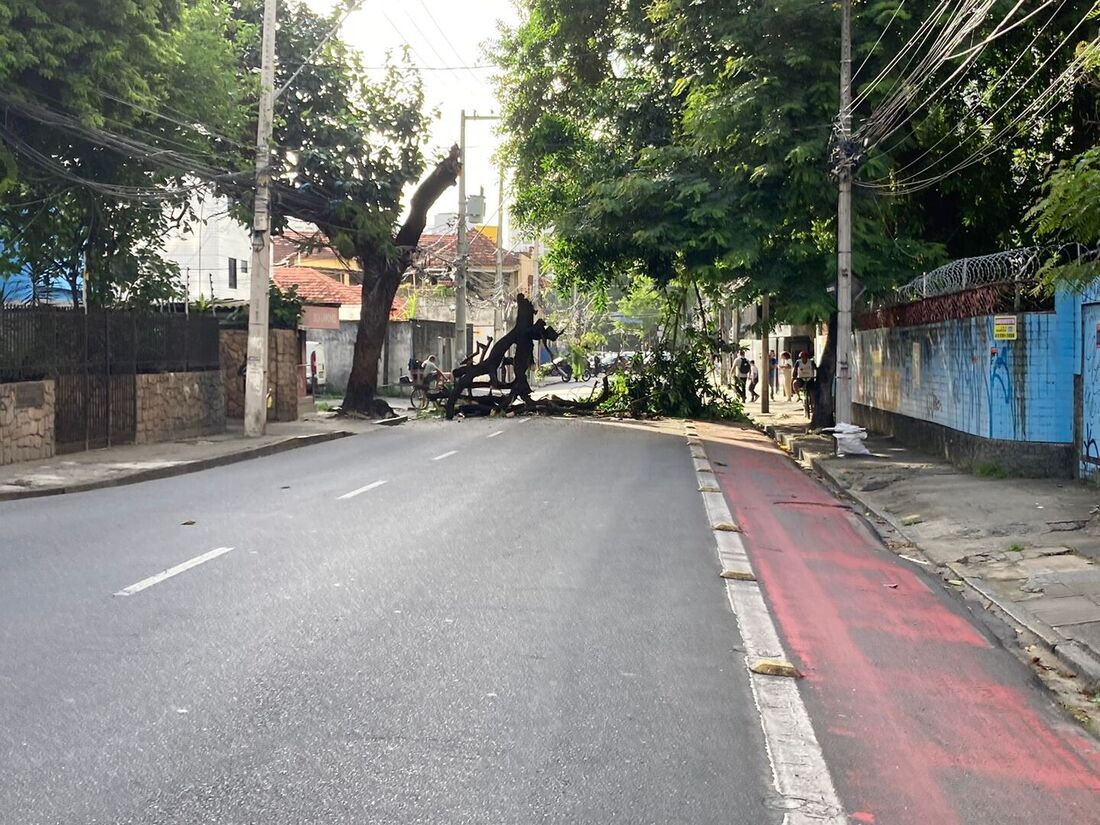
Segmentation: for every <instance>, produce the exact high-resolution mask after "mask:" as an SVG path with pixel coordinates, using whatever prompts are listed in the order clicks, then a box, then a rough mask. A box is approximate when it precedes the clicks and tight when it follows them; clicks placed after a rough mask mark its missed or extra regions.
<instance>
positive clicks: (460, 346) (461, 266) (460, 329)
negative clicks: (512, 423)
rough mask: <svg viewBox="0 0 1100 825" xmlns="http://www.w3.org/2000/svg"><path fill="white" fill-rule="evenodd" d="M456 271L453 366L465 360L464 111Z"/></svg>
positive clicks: (467, 246) (467, 263)
mask: <svg viewBox="0 0 1100 825" xmlns="http://www.w3.org/2000/svg"><path fill="white" fill-rule="evenodd" d="M458 161H459V167H458V170H459V171H458V243H457V246H458V269H457V270H456V271H455V346H454V365H453V366H456V367H457V366H458V365H459V364H461V363H462V362H463V360H464V359H465V358H466V272H467V270H468V269H469V266H470V244H469V242H468V241H467V240H466V110H465V109H463V110H462V123H461V125H460V126H459V130H458Z"/></svg>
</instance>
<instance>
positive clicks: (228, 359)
mask: <svg viewBox="0 0 1100 825" xmlns="http://www.w3.org/2000/svg"><path fill="white" fill-rule="evenodd" d="M220 341H221V365H222V370H221V374H222V382H223V385H224V387H225V414H226V416H227V417H228V418H244V381H245V377H244V367H245V365H246V364H247V354H248V331H247V330H243V329H223V330H222V331H221V339H220ZM300 356H301V354H300V352H299V348H298V332H297V330H292V329H273V330H269V331H268V338H267V361H268V374H267V389H268V392H269V393H270V396H271V399H272V403H271V406H269V407H268V410H267V420H268V421H297V420H298V361H299V358H300Z"/></svg>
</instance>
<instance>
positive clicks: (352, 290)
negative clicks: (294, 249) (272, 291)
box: [271, 266, 405, 321]
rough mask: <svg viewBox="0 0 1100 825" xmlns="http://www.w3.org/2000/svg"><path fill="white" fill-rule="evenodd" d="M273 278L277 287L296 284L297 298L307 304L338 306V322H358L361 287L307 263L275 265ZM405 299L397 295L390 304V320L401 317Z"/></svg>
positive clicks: (361, 302)
mask: <svg viewBox="0 0 1100 825" xmlns="http://www.w3.org/2000/svg"><path fill="white" fill-rule="evenodd" d="M271 277H272V280H274V281H275V283H276V284H277V285H278V287H279V289H282V290H288V289H290V288H291V287H292V286H293V287H297V290H298V297H300V298H301V299H302V300H303V301H304V302H305V303H306V304H313V305H315V306H335V307H339V316H340V320H341V321H358V320H359V314H360V312H361V307H362V304H363V296H362V291H361V289H360V287H357V286H348V285H347V284H342V283H340V282H339V281H337V280H334V279H333V278H331V277H329V276H328V275H326V274H325V273H324V272H321V271H320V270H317V269H313V268H312V267H308V266H276V267H273V268H272V270H271ZM404 311H405V301H404V300H403V299H401V298H397V299H396V300H394V302H393V306H392V307H390V320H396V319H397V318H401V317H403V313H404Z"/></svg>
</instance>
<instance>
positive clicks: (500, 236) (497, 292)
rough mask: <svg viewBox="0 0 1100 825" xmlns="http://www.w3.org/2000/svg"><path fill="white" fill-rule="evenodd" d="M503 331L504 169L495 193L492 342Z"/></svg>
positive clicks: (497, 338)
mask: <svg viewBox="0 0 1100 825" xmlns="http://www.w3.org/2000/svg"><path fill="white" fill-rule="evenodd" d="M503 329H504V168H503V167H501V170H500V181H499V189H498V191H497V278H496V284H495V285H494V290H493V340H494V341H497V340H499V339H500V335H501V330H503Z"/></svg>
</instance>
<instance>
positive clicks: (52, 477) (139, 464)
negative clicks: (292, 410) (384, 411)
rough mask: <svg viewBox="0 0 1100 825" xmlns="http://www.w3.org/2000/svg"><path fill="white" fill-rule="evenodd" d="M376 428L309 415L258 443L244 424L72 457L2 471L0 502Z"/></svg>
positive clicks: (130, 480)
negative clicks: (197, 435) (198, 435)
mask: <svg viewBox="0 0 1100 825" xmlns="http://www.w3.org/2000/svg"><path fill="white" fill-rule="evenodd" d="M374 426H376V425H375V424H373V423H371V422H369V421H363V420H357V419H350V418H339V417H337V416H336V415H334V414H332V413H310V414H309V415H307V416H306V417H304V418H303V419H301V420H299V421H293V422H268V424H267V428H266V432H265V434H264V435H263V436H261V437H260V438H246V437H245V435H244V428H243V425H242V423H241V422H240V421H235V422H230V427H229V429H228V430H227V431H226V432H224V433H220V434H218V435H211V436H204V437H202V438H194V439H185V440H181V441H170V442H163V443H159V444H142V445H128V446H122V447H111V448H108V449H104V450H89V451H87V452H80V453H70V454H68V455H62V456H55V457H54V458H50V459H44V460H41V461H26V462H22V463H19V464H9V465H6V466H4V467H0V501H9V500H12V499H21V498H33V497H36V496H49V495H59V494H62V493H75V492H81V491H84V490H95V489H98V488H101V487H115V486H118V485H122V484H134V483H137V482H139V481H149V480H151V479H155V478H167V477H169V476H176V475H183V474H184V473H193V472H198V471H199V470H205V469H208V468H210V467H218V466H221V465H224V464H232V463H234V462H237V461H245V460H247V459H250V458H258V457H260V456H264V455H271V454H273V453H279V452H283V451H285V450H293V449H295V448H297V447H305V446H308V445H310V444H316V443H319V442H322V441H331V440H333V439H336V438H343V437H345V436H349V435H355V434H356V433H359V432H365V431H367V430H369V429H371V428H372V427H374Z"/></svg>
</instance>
